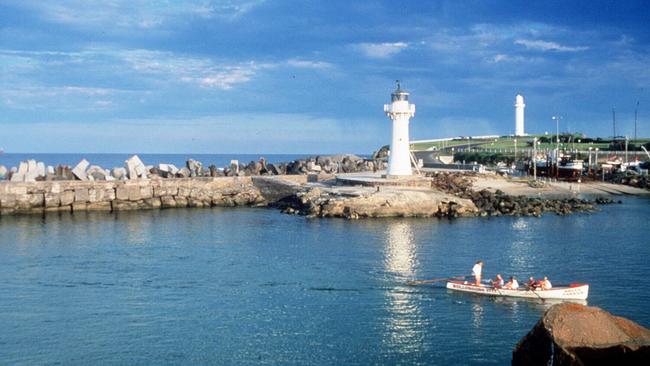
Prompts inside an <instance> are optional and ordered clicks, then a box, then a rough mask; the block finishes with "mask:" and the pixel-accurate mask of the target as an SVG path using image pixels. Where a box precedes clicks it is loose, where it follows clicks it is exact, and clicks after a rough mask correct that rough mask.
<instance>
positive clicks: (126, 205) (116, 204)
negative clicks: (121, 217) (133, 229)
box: [111, 200, 139, 211]
mask: <svg viewBox="0 0 650 366" xmlns="http://www.w3.org/2000/svg"><path fill="white" fill-rule="evenodd" d="M111 207H112V209H113V211H128V210H137V209H138V208H139V205H138V202H131V201H122V200H114V201H111Z"/></svg>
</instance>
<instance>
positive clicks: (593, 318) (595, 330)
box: [512, 303, 650, 366]
mask: <svg viewBox="0 0 650 366" xmlns="http://www.w3.org/2000/svg"><path fill="white" fill-rule="evenodd" d="M512 364H513V365H555V366H560V365H571V366H573V365H650V330H648V329H647V328H645V327H643V326H641V325H639V324H636V323H634V322H633V321H630V320H627V319H625V318H621V317H618V316H614V315H612V314H610V313H608V312H606V311H604V310H602V309H600V308H597V307H590V306H584V305H579V304H571V303H565V304H558V305H554V306H553V307H551V308H550V309H549V310H548V311H546V313H545V314H544V316H543V317H542V319H541V320H540V321H539V322H537V324H536V325H535V326H534V327H533V329H532V330H531V331H530V332H529V333H528V334H527V335H526V336H525V337H524V338H522V339H521V340H520V341H519V343H518V344H517V346H516V347H515V349H514V351H513V352H512Z"/></svg>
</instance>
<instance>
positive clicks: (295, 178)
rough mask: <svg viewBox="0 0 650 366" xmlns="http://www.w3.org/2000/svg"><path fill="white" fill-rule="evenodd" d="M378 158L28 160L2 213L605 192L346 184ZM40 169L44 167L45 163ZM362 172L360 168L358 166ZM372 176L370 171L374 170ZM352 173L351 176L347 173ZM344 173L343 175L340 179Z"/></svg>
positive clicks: (450, 200) (388, 203)
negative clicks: (109, 164)
mask: <svg viewBox="0 0 650 366" xmlns="http://www.w3.org/2000/svg"><path fill="white" fill-rule="evenodd" d="M384 164H385V163H384V162H383V161H382V160H370V159H363V158H359V157H356V156H353V155H339V156H331V157H313V158H308V159H301V160H296V161H292V162H289V163H286V164H285V163H282V164H271V163H267V162H265V161H264V160H263V159H260V161H258V162H255V161H253V162H250V163H249V164H246V165H244V164H239V163H238V162H236V161H233V162H232V164H231V166H230V168H229V167H225V168H223V169H217V168H216V167H214V166H210V167H208V169H204V168H203V164H202V163H201V162H199V161H196V160H191V159H190V160H188V161H187V163H186V167H184V168H181V169H178V168H176V167H175V166H173V165H171V164H158V165H157V166H147V165H144V163H143V162H142V161H141V160H140V159H139V158H138V157H137V156H133V157H131V158H129V159H128V160H127V161H125V167H124V168H114V169H112V171H108V170H105V169H102V168H100V167H96V166H91V165H90V164H89V162H87V161H86V160H82V161H81V162H80V163H79V164H78V165H77V166H76V167H75V168H73V169H70V168H69V167H62V166H59V167H57V168H52V167H45V168H44V166H43V164H42V163H37V162H34V161H28V162H23V163H21V167H19V168H15V169H12V170H11V171H10V172H9V173H8V175H7V176H6V177H8V178H9V179H8V180H5V181H0V215H12V214H35V213H36V214H38V213H44V212H77V211H121V210H139V209H158V208H174V207H215V206H224V207H230V206H268V207H275V208H279V209H281V210H282V211H283V212H285V213H289V214H299V215H304V216H308V217H341V218H346V219H359V218H366V217H368V218H370V217H439V218H443V217H446V218H456V217H475V216H483V217H485V216H534V217H539V216H541V215H543V214H545V213H555V214H558V215H568V214H571V213H574V212H591V211H594V210H596V206H597V205H600V204H609V203H613V202H614V201H613V200H612V199H610V198H607V197H600V198H596V199H581V198H577V197H565V198H548V197H538V196H531V195H512V194H506V193H505V192H503V191H501V190H498V189H497V190H488V189H484V188H481V187H478V188H477V187H475V186H474V183H475V181H476V179H478V177H480V175H479V174H478V173H471V172H463V173H458V172H453V173H450V172H429V173H426V174H425V175H424V176H422V177H419V178H417V179H418V182H417V183H418V184H417V185H402V186H400V185H395V186H373V185H368V186H365V187H362V186H355V185H352V186H351V185H350V184H349V182H350V179H340V180H339V179H336V176H335V175H334V173H339V175H338V176H339V177H343V176H354V174H350V173H355V172H367V174H375V177H378V176H380V175H379V173H373V172H374V171H376V170H377V169H378V168H381V167H383V165H384ZM43 171H45V175H42V174H41V173H42V172H43ZM364 174H365V173H364ZM373 179H375V180H376V178H373ZM352 181H354V180H352ZM341 182H346V183H345V185H341V184H342V183H341Z"/></svg>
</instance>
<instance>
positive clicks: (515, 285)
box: [503, 276, 519, 290]
mask: <svg viewBox="0 0 650 366" xmlns="http://www.w3.org/2000/svg"><path fill="white" fill-rule="evenodd" d="M503 287H504V288H507V289H511V290H516V289H518V288H519V282H517V279H516V278H515V277H514V276H510V278H509V279H508V283H506V285H505V286H503Z"/></svg>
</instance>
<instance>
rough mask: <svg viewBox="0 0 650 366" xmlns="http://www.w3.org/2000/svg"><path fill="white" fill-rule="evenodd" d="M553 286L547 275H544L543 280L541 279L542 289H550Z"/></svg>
mask: <svg viewBox="0 0 650 366" xmlns="http://www.w3.org/2000/svg"><path fill="white" fill-rule="evenodd" d="M552 288H553V285H552V284H551V281H549V280H548V277H546V276H544V280H542V290H550V289H552Z"/></svg>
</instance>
